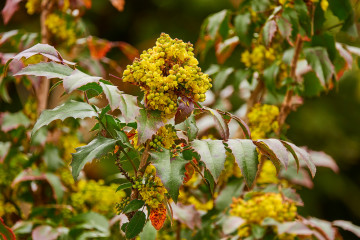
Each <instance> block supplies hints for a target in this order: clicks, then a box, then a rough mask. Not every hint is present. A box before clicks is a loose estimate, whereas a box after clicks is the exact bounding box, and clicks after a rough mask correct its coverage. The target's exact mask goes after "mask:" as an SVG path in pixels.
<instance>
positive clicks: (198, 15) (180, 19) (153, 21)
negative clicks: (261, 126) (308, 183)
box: [0, 0, 360, 239]
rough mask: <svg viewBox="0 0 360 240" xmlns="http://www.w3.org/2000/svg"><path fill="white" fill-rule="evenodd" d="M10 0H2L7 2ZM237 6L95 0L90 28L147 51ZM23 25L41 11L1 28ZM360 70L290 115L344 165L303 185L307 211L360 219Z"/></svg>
mask: <svg viewBox="0 0 360 240" xmlns="http://www.w3.org/2000/svg"><path fill="white" fill-rule="evenodd" d="M4 2H5V1H1V3H0V7H1V8H2V7H3V5H4ZM232 6H233V5H232V3H231V2H230V1H225V0H223V1H220V0H170V1H164V0H131V1H130V0H128V1H126V4H125V9H124V11H123V12H119V11H117V10H116V9H115V8H114V7H113V6H112V5H111V3H110V1H104V0H93V6H92V8H91V9H90V10H89V11H87V12H86V13H85V15H84V17H83V20H84V22H85V24H86V26H87V27H88V29H89V34H91V35H94V36H97V37H100V38H104V39H108V40H111V41H125V42H128V43H130V44H132V45H134V46H135V47H137V48H138V49H139V50H140V51H142V50H144V49H147V48H148V47H150V46H152V45H153V43H154V42H155V39H156V38H157V37H158V36H159V35H160V33H161V32H166V33H168V34H170V36H171V37H173V38H175V37H177V38H180V39H183V40H184V41H190V42H192V43H196V41H197V39H198V34H199V31H200V26H201V24H202V22H203V20H204V19H205V18H206V17H207V16H208V15H209V14H211V13H215V12H218V11H221V10H222V9H225V8H233V7H232ZM25 19H26V21H25ZM19 26H22V27H23V28H24V29H26V30H28V31H37V30H38V28H39V22H38V16H28V15H27V14H26V11H25V8H24V7H22V9H21V10H20V11H19V12H17V13H16V15H15V17H14V18H13V19H12V20H11V21H10V23H9V24H8V25H7V26H3V25H0V30H1V31H8V30H11V29H16V28H18V27H19ZM353 41H354V42H356V41H357V39H353ZM354 42H353V43H352V44H354ZM119 54H121V53H120V51H117V50H112V51H111V52H110V53H109V55H108V56H109V57H110V58H116V57H117V55H119ZM239 61H240V59H239ZM359 74H360V72H358V71H351V72H348V73H347V74H345V75H344V77H343V78H342V79H341V80H340V82H339V84H338V86H336V87H335V88H334V89H333V90H332V91H331V92H329V93H326V94H322V95H321V96H320V98H309V99H305V100H304V102H305V104H304V105H303V106H301V107H299V108H298V110H297V111H296V112H293V113H292V114H290V116H289V118H288V120H287V123H288V124H289V125H290V126H291V127H290V129H289V130H288V134H287V136H288V137H289V139H290V140H292V141H293V142H294V143H295V144H297V145H299V146H308V147H309V148H310V149H313V150H318V151H324V152H325V153H327V154H329V155H331V156H332V157H333V158H334V159H335V161H336V162H337V164H338V165H339V167H340V172H339V173H338V174H336V173H334V172H332V171H331V170H329V169H324V168H319V169H318V172H317V174H316V177H315V179H314V188H313V189H306V188H303V189H301V190H300V191H299V192H300V194H301V196H302V198H303V200H304V203H305V207H303V208H300V212H301V213H302V214H303V215H304V216H310V215H311V216H314V217H318V218H323V219H326V220H337V219H343V220H348V221H352V222H353V223H354V224H356V225H360V79H359ZM342 234H343V236H344V239H352V238H353V239H355V238H354V235H352V234H351V233H345V232H342Z"/></svg>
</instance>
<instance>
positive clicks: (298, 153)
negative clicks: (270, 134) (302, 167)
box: [281, 141, 316, 177]
mask: <svg viewBox="0 0 360 240" xmlns="http://www.w3.org/2000/svg"><path fill="white" fill-rule="evenodd" d="M281 143H282V144H284V146H285V147H286V148H287V149H288V150H289V152H290V153H291V154H292V155H293V157H294V158H295V161H296V162H297V165H298V166H299V161H300V160H301V161H304V162H305V164H306V165H307V166H308V168H309V170H310V172H311V176H312V177H314V176H315V173H316V166H315V164H314V162H313V161H312V159H311V156H310V154H309V153H308V152H307V151H305V150H304V149H302V148H299V147H298V146H296V145H295V144H293V143H289V142H285V141H281Z"/></svg>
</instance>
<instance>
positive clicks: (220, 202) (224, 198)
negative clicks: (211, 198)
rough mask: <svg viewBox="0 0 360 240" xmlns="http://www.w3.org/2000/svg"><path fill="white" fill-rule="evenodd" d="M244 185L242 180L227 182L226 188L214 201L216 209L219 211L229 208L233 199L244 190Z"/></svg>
mask: <svg viewBox="0 0 360 240" xmlns="http://www.w3.org/2000/svg"><path fill="white" fill-rule="evenodd" d="M244 186H245V185H244V183H243V180H242V179H235V180H233V181H231V182H228V183H227V185H226V187H225V188H224V189H223V190H222V191H221V192H220V194H219V196H218V197H217V198H216V200H215V206H216V209H218V210H219V211H222V210H224V209H225V208H227V207H229V206H230V204H231V203H232V199H233V197H239V196H240V194H241V193H242V192H243V190H244Z"/></svg>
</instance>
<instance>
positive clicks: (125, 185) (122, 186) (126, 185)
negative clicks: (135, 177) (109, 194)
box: [115, 182, 132, 192]
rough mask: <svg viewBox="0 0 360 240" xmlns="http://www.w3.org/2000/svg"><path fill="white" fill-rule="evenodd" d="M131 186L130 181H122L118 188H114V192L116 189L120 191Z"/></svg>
mask: <svg viewBox="0 0 360 240" xmlns="http://www.w3.org/2000/svg"><path fill="white" fill-rule="evenodd" d="M131 187H132V183H130V182H127V183H123V184H121V185H120V186H118V188H117V189H116V191H115V192H118V191H121V190H124V189H128V188H131Z"/></svg>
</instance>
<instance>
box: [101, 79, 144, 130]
mask: <svg viewBox="0 0 360 240" xmlns="http://www.w3.org/2000/svg"><path fill="white" fill-rule="evenodd" d="M100 86H101V87H102V89H103V90H104V94H105V96H106V99H107V100H108V101H109V104H110V107H111V110H112V111H114V110H115V109H117V108H119V109H120V110H121V113H122V115H123V117H124V118H125V121H126V123H128V122H132V121H135V118H136V117H137V116H138V115H139V109H140V108H139V106H138V105H137V98H136V97H135V96H132V95H128V94H123V93H122V92H121V91H120V90H119V89H118V88H117V86H112V85H108V84H104V83H102V82H100Z"/></svg>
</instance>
